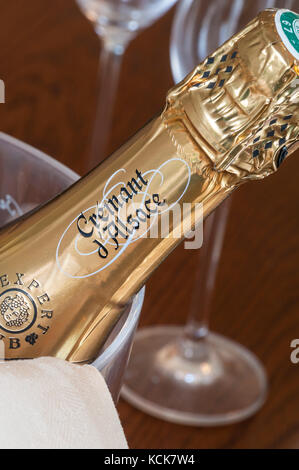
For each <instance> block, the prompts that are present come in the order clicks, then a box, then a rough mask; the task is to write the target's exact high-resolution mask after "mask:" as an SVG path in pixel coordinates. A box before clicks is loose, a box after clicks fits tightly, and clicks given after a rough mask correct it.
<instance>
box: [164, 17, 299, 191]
mask: <svg viewBox="0 0 299 470" xmlns="http://www.w3.org/2000/svg"><path fill="white" fill-rule="evenodd" d="M281 11H283V10H273V9H271V10H266V11H264V12H262V13H260V14H259V16H258V17H257V18H255V19H254V20H253V21H252V22H251V23H250V24H249V25H248V26H247V27H246V28H245V29H244V30H243V31H241V32H240V33H239V34H237V35H236V36H234V37H233V38H232V39H230V40H229V41H227V42H226V43H225V44H224V45H223V46H221V47H220V48H219V49H218V50H217V51H216V52H215V53H213V54H212V55H211V56H209V57H207V58H206V59H205V60H204V61H203V63H202V64H200V65H199V66H198V67H196V68H195V70H194V71H193V72H192V73H191V74H189V76H188V77H187V78H186V79H185V80H184V81H183V82H181V83H180V84H179V85H178V86H176V87H175V88H173V89H172V90H171V91H170V93H169V95H168V100H167V109H166V111H165V117H166V119H167V120H168V121H173V120H176V119H177V120H181V121H182V122H183V124H184V126H185V127H186V129H187V130H188V132H189V133H191V134H192V137H193V139H194V141H195V142H196V143H197V144H198V146H199V147H200V148H201V150H203V151H204V153H205V155H206V157H207V159H208V161H209V163H210V166H211V167H212V168H213V169H214V170H216V171H218V172H227V176H228V178H229V184H235V185H238V184H240V183H241V182H242V181H243V180H245V179H257V178H264V177H265V176H267V175H269V174H270V173H272V172H274V171H275V170H276V169H277V167H278V166H279V164H280V163H281V161H282V159H283V158H284V157H285V156H286V155H287V154H288V152H289V151H291V150H292V151H293V150H294V149H295V147H296V146H297V141H298V132H299V129H298V121H299V111H298V101H299V84H298V79H297V77H298V75H297V73H298V67H299V62H298V60H297V59H296V57H294V55H292V54H291V52H290V51H289V50H288V48H287V47H286V46H285V44H284V42H283V40H282V38H281V36H280V34H279V32H278V30H277V26H276V18H277V16H276V15H277V14H279V12H281ZM290 13H292V12H290ZM292 15H294V16H295V17H298V18H299V16H298V15H296V14H294V13H292Z"/></svg>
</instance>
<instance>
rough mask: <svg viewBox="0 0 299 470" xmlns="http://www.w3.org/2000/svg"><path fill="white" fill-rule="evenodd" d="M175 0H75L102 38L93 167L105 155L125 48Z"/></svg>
mask: <svg viewBox="0 0 299 470" xmlns="http://www.w3.org/2000/svg"><path fill="white" fill-rule="evenodd" d="M176 1H177V0H77V3H78V5H79V6H80V8H81V10H82V11H83V13H84V14H85V15H86V16H87V18H88V19H89V20H90V21H91V22H92V23H93V24H94V27H95V31H96V33H97V34H98V36H99V37H100V38H101V39H102V49H101V55H100V64H99V65H100V72H99V73H100V75H99V86H100V89H99V95H98V104H97V113H96V119H95V125H94V131H93V135H92V142H91V153H90V155H89V160H88V162H87V165H88V169H91V168H93V167H94V166H95V165H96V164H97V163H99V161H100V160H101V158H102V157H103V155H104V152H105V148H106V144H107V140H108V137H109V129H110V125H111V120H112V117H113V105H114V99H115V95H116V90H117V85H118V80H119V73H120V68H121V63H122V58H123V55H124V52H125V50H126V48H127V46H128V44H129V42H130V41H131V40H132V39H133V38H134V37H135V36H136V35H137V34H138V32H139V31H140V30H142V29H144V28H146V27H148V26H150V25H151V24H152V23H154V22H155V21H156V20H157V19H158V18H160V17H161V16H162V15H164V13H166V12H167V11H168V10H169V9H170V8H171V7H172V6H173V5H174V4H175V3H176Z"/></svg>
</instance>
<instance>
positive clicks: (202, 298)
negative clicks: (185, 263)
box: [185, 198, 231, 341]
mask: <svg viewBox="0 0 299 470" xmlns="http://www.w3.org/2000/svg"><path fill="white" fill-rule="evenodd" d="M230 204H231V198H228V199H226V201H224V202H223V204H222V205H221V206H220V207H219V208H218V209H216V210H215V211H214V212H213V213H212V214H211V215H210V216H209V217H208V219H207V220H206V222H205V226H204V241H203V246H202V248H201V250H200V260H199V257H198V263H197V268H196V274H195V280H194V287H193V293H192V299H191V307H190V312H189V316H188V320H187V324H186V327H185V336H186V337H187V338H188V339H191V340H194V341H198V340H201V339H203V338H205V337H206V336H207V334H208V332H209V315H210V306H211V299H212V295H213V291H214V287H215V281H216V275H217V268H218V265H219V260H220V256H221V251H222V246H223V241H224V235H225V229H226V225H227V219H228V213H229V209H230Z"/></svg>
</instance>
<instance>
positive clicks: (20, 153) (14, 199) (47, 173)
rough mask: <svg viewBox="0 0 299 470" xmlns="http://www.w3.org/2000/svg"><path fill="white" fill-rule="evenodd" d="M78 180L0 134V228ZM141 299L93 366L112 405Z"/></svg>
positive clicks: (128, 310) (131, 306)
mask: <svg viewBox="0 0 299 470" xmlns="http://www.w3.org/2000/svg"><path fill="white" fill-rule="evenodd" d="M78 178H79V176H78V175H77V174H76V173H74V172H73V171H71V170H70V169H69V168H67V167H66V166H64V165H62V164H61V163H59V162H57V161H56V160H54V159H52V158H50V157H48V156H47V155H45V154H44V153H42V152H39V151H38V150H36V149H34V148H33V147H31V146H29V145H26V144H24V143H23V142H20V141H19V140H16V139H14V138H13V137H10V136H8V135H6V134H3V133H0V227H2V226H4V225H5V224H6V223H8V222H10V221H11V220H13V219H15V218H16V217H19V216H20V215H22V214H24V213H26V212H28V211H30V210H32V209H34V208H36V207H37V206H39V205H40V204H43V203H45V202H46V201H48V200H50V199H51V198H53V197H55V196H56V195H57V194H59V193H61V192H62V191H63V190H65V189H66V188H68V187H69V186H71V184H72V183H74V182H75V181H76V180H77V179H78ZM0 270H1V269H0ZM143 299H144V289H142V290H141V291H140V292H139V293H138V294H137V295H136V296H135V297H134V298H133V300H132V302H131V303H130V304H128V305H127V306H126V307H125V309H124V313H123V315H122V317H121V320H120V321H119V322H118V324H117V325H116V327H115V328H114V330H113V331H112V333H111V334H110V336H109V338H108V340H107V341H106V344H105V345H104V347H103V349H102V352H101V354H100V355H99V357H98V358H97V359H96V360H95V361H94V363H93V365H94V366H95V367H96V368H97V369H98V370H99V371H101V373H102V374H103V376H104V378H105V380H106V382H107V385H108V387H109V389H110V391H111V394H112V396H113V399H114V401H115V402H116V401H117V399H118V396H119V391H120V387H121V384H122V379H123V374H124V371H125V367H126V365H127V362H128V358H129V354H130V351H131V346H132V341H133V337H134V333H135V330H136V327H137V324H138V320H139V316H140V312H141V309H142V304H143Z"/></svg>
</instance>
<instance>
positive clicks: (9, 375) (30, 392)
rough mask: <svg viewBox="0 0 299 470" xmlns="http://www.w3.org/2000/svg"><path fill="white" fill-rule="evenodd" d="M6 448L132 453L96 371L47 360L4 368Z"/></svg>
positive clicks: (0, 429) (1, 442) (1, 441)
mask: <svg viewBox="0 0 299 470" xmlns="http://www.w3.org/2000/svg"><path fill="white" fill-rule="evenodd" d="M0 420H1V425H0V448H1V449H24V448H25V449H41V448H42V449H49V448H50V449H92V448H93V449H95V448H96V449H101V448H103V449H126V448H127V442H126V439H125V436H124V432H123V429H122V427H121V424H120V421H119V418H118V415H117V412H116V409H115V406H114V404H113V401H112V398H111V395H110V393H109V390H108V388H107V385H106V383H105V381H104V379H103V377H102V376H101V374H100V373H99V372H98V371H97V370H96V369H95V368H94V367H92V366H87V365H84V366H79V365H75V364H71V363H69V362H66V361H62V360H60V359H55V358H51V357H45V358H40V359H33V360H27V361H12V362H4V363H0Z"/></svg>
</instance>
